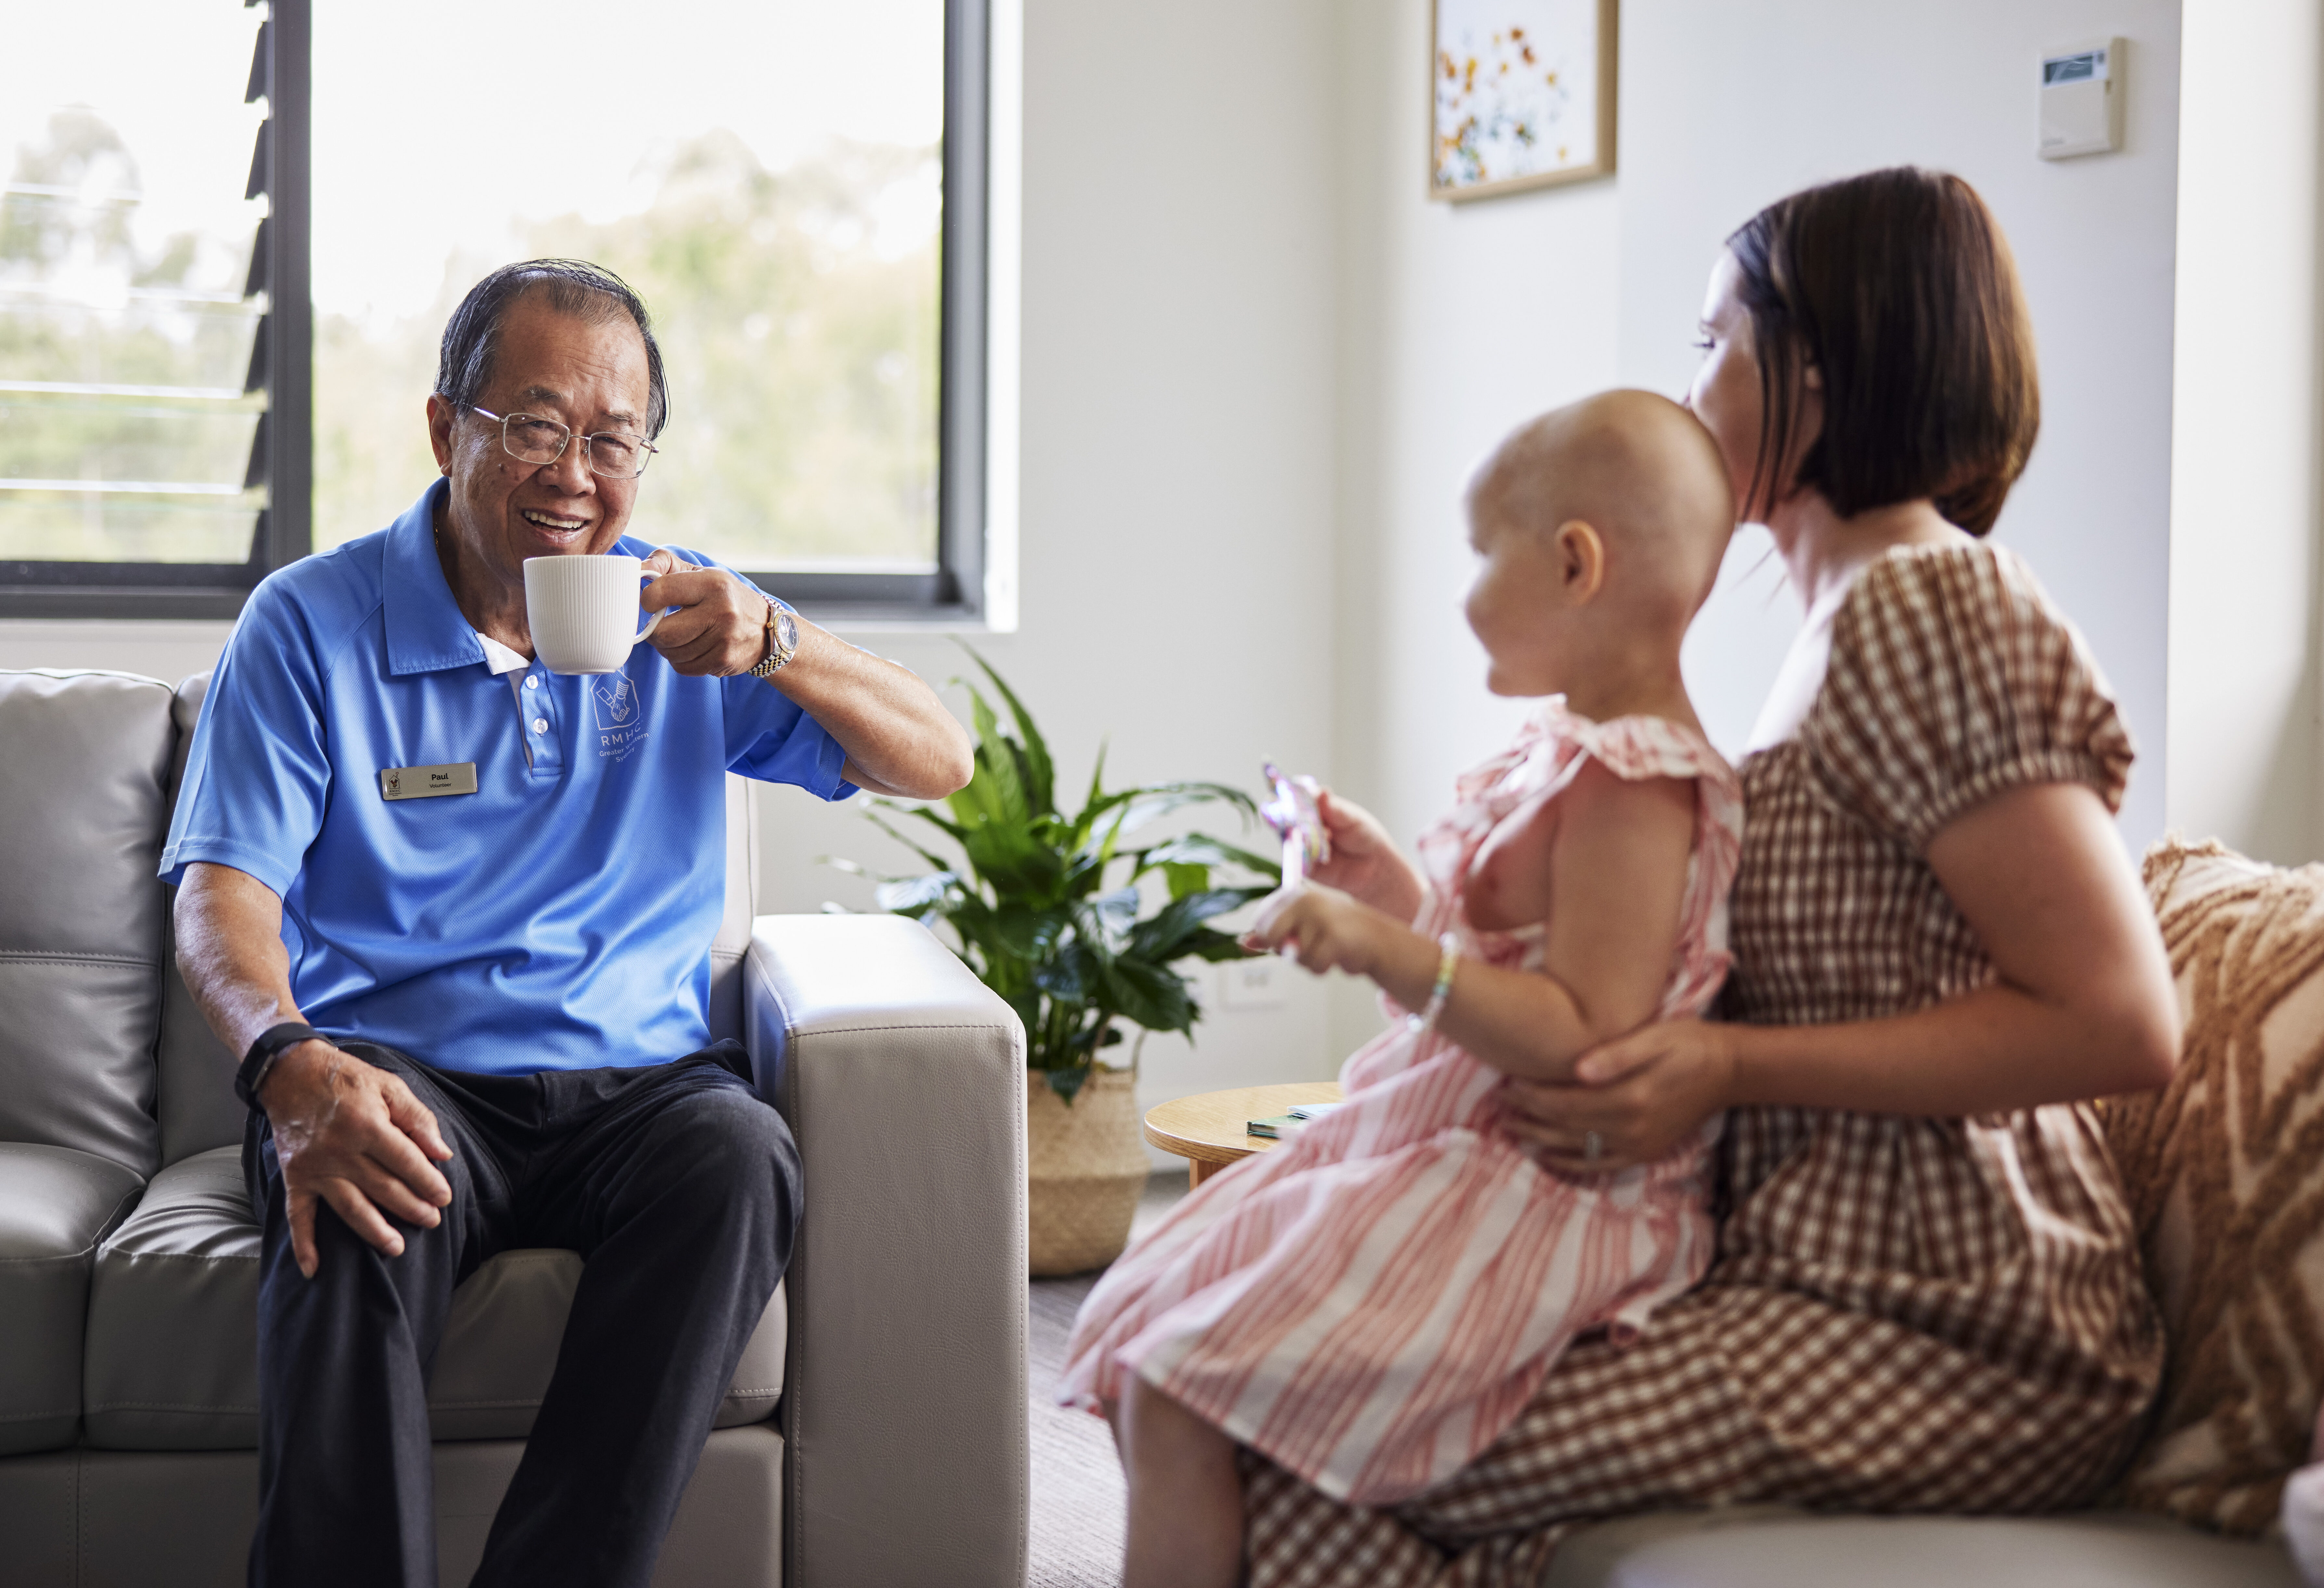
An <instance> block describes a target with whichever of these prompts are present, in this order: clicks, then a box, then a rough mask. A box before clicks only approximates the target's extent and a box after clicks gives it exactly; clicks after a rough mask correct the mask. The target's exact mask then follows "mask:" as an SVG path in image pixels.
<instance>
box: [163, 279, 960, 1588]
mask: <svg viewBox="0 0 2324 1588" xmlns="http://www.w3.org/2000/svg"><path fill="white" fill-rule="evenodd" d="M667 410H668V398H667V391H666V387H665V385H664V382H663V377H662V367H661V355H660V352H659V348H658V347H657V346H656V345H655V342H654V339H653V333H652V330H651V328H650V323H649V321H648V319H647V317H646V312H645V309H644V306H643V305H642V304H641V303H640V302H639V300H638V299H637V296H636V294H635V293H633V292H632V291H631V290H630V289H629V287H628V286H627V285H625V284H624V283H623V282H621V281H620V279H619V278H617V277H615V276H613V274H611V273H610V272H605V271H602V270H600V269H598V268H596V267H595V266H592V265H586V264H578V263H572V262H567V261H556V260H536V261H533V262H531V263H526V264H519V265H511V266H509V267H507V268H505V269H503V270H500V271H496V272H493V274H492V275H490V276H487V277H486V278H485V279H484V281H483V282H479V283H478V284H477V285H476V287H475V290H474V291H471V292H470V293H469V294H468V296H467V298H466V300H465V301H464V302H463V303H462V304H461V305H460V308H459V309H458V310H457V312H456V313H455V314H454V315H453V317H452V320H451V323H450V324H449V325H448V326H447V328H446V330H445V334H444V348H443V362H442V366H441V369H440V371H439V373H438V378H437V389H436V394H435V395H434V396H432V397H430V398H429V400H428V428H429V437H430V439H432V440H433V442H434V444H435V450H436V458H437V461H438V464H439V465H440V466H442V470H443V475H444V477H443V478H442V479H440V480H438V481H436V482H435V483H434V484H433V485H430V486H429V489H428V491H427V493H426V494H424V495H422V496H421V497H420V501H419V503H417V504H416V505H415V506H414V507H413V508H412V509H411V511H410V512H407V513H405V514H404V515H403V516H402V517H401V519H398V520H397V521H396V522H394V523H393V524H392V525H391V526H390V527H388V528H387V529H385V530H383V531H380V532H379V533H377V534H374V535H370V536H366V537H365V538H364V539H362V540H355V541H352V542H350V543H348V544H347V545H345V546H342V547H340V548H339V549H337V550H336V551H332V552H329V553H327V554H325V555H323V556H319V557H312V558H309V559H306V560H305V561H303V562H300V563H298V564H296V565H294V566H292V567H291V568H285V569H283V570H282V571H281V572H280V573H277V574H275V575H274V576H273V577H272V578H269V579H268V580H267V581H266V582H265V583H264V584H263V585H261V586H259V587H258V589H257V590H256V592H254V594H253V595H252V597H251V600H250V603H249V605H248V606H247V607H246V608H245V610H244V613H243V616H242V621H241V622H240V623H238V624H237V625H236V626H235V632H234V638H233V639H232V641H231V642H229V643H228V645H227V647H226V655H225V657H224V659H223V660H221V661H220V662H219V664H218V669H217V676H216V678H215V679H213V681H212V683H211V687H210V692H209V697H208V702H207V704H206V705H205V706H204V708H203V712H202V719H201V724H200V726H199V728H198V730H197V732H196V734H195V737H194V743H193V748H192V752H191V756H190V758H189V761H188V763H187V767H186V776H185V780H184V784H183V789H182V792H181V794H180V799H179V802H178V810H177V819H176V821H175V824H174V825H173V826H172V827H171V834H170V840H169V844H168V846H167V848H166V849H165V851H164V852H163V854H162V859H161V866H162V874H163V876H164V877H165V878H166V879H168V880H171V881H173V882H178V883H179V893H178V903H177V916H176V922H177V930H178V943H179V949H178V956H179V964H180V967H181V968H182V969H183V971H184V973H185V977H186V982H187V984H188V985H189V987H190V988H191V989H192V990H193V993H194V996H195V998H196V999H197V1000H198V1002H200V1004H201V1007H202V1010H203V1012H204V1013H205V1014H206V1015H207V1016H208V1020H209V1022H210V1024H211V1026H212V1027H213V1028H214V1029H216V1030H217V1033H218V1035H219V1036H220V1038H222V1039H224V1040H225V1041H226V1045H227V1046H228V1048H231V1049H232V1050H233V1051H235V1052H236V1053H242V1054H245V1055H246V1057H245V1058H244V1062H243V1065H242V1068H241V1072H240V1074H239V1076H238V1077H237V1079H236V1083H235V1085H236V1088H237V1090H238V1091H239V1092H241V1094H243V1097H244V1102H245V1103H249V1104H250V1106H251V1114H250V1126H249V1131H248V1134H247V1137H246V1139H245V1143H244V1170H245V1173H246V1175H247V1176H248V1178H249V1181H250V1186H251V1197H252V1202H253V1205H254V1207H255V1208H256V1210H257V1211H258V1213H259V1214H260V1215H261V1217H262V1219H263V1223H264V1225H265V1256H264V1268H263V1278H262V1282H261V1292H260V1303H259V1375H260V1384H261V1390H260V1408H259V1412H260V1426H261V1435H260V1441H261V1443H260V1450H261V1456H260V1471H261V1481H260V1482H261V1499H260V1512H259V1525H258V1533H257V1537H256V1538H255V1540H254V1544H253V1546H252V1552H251V1581H252V1582H253V1583H256V1584H270V1583H284V1584H300V1585H301V1588H311V1585H314V1584H322V1583H329V1584H332V1585H333V1588H345V1585H348V1584H358V1583H393V1584H402V1585H411V1588H417V1585H419V1584H422V1583H434V1582H435V1574H436V1552H435V1543H434V1524H433V1508H432V1502H431V1494H430V1466H429V1461H430V1456H429V1420H428V1406H427V1378H428V1373H429V1368H430V1366H431V1364H432V1363H433V1362H434V1359H435V1353H436V1347H437V1343H438V1340H439V1339H440V1338H441V1336H442V1334H443V1328H444V1321H445V1316H446V1314H447V1309H448V1306H449V1300H450V1297H451V1293H452V1288H453V1286H454V1285H455V1284H457V1282H458V1281H459V1280H460V1279H464V1278H466V1276H467V1275H468V1274H469V1273H471V1272H473V1271H474V1270H475V1268H476V1267H477V1265H478V1264H479V1263H481V1262H483V1261H484V1260H485V1259H486V1258H489V1257H490V1256H492V1255H493V1253H494V1252H496V1251H502V1250H503V1249H506V1248H509V1247H513V1246H563V1247H570V1248H573V1249H575V1250H576V1251H580V1252H581V1253H582V1254H583V1255H584V1256H585V1257H586V1259H587V1268H586V1273H585V1277H584V1279H583V1280H582V1283H581V1286H580V1289H579V1291H578V1293H577V1294H576V1296H575V1297H574V1302H573V1308H572V1313H571V1316H570V1318H569V1319H568V1321H567V1325H566V1329H565V1337H564V1342H563V1344H562V1346H561V1348H560V1350H559V1352H558V1361H557V1371H556V1375H555V1378H554V1380H553V1381H552V1382H551V1384H550V1386H549V1392H548V1396H547V1399H545V1400H544V1401H543V1402H542V1405H541V1408H540V1412H539V1417H538V1419H537V1421H536V1422H535V1424H534V1427H533V1434H532V1438H531V1440H530V1443H529V1445H528V1446H527V1448H526V1451H525V1454H524V1458H523V1461H522V1463H521V1465H520V1466H519V1467H518V1469H517V1473H516V1476H515V1478H514V1480H513V1482H512V1483H511V1484H510V1486H509V1491H508V1496H507V1499H506V1500H505V1501H504V1502H503V1505H502V1507H501V1511H500V1515H499V1517H498V1518H497V1519H496V1520H495V1521H494V1523H493V1530H492V1535H491V1539H490V1542H489V1544H488V1545H487V1546H486V1548H485V1553H484V1565H483V1566H482V1568H481V1569H480V1571H479V1574H478V1575H477V1577H476V1579H475V1581H476V1582H477V1583H517V1582H524V1583H559V1584H580V1583H635V1584H640V1585H642V1584H643V1583H645V1582H646V1581H647V1579H648V1578H649V1576H650V1574H651V1573H652V1569H653V1563H654V1558H655V1556H656V1554H657V1552H658V1551H659V1548H660V1546H661V1540H662V1537H663V1535H664V1533H665V1532H666V1531H667V1530H668V1528H669V1522H670V1519H671V1517H672V1515H673V1513H674V1512H675V1510H676V1509H677V1505H678V1497H679V1495H680V1493H681V1492H682V1491H683V1490H684V1488H685V1486H686V1482H687V1478H688V1476H689V1475H690V1474H691V1473H692V1472H693V1469H694V1464H695V1463H696V1460H697V1459H698V1458H699V1456H700V1454H701V1450H702V1445H703V1442H704V1440H705V1437H706V1436H708V1433H709V1430H710V1426H711V1419H712V1417H713V1416H714V1415H715V1411H716V1409H717V1407H718V1404H719V1401H720V1399H722V1397H723V1396H724V1392H725V1389H726V1385H727V1382H728V1380H729V1379H730V1378H731V1377H732V1375H733V1371H734V1366H735V1363H736V1362H737V1360H738V1358H739V1357H740V1355H741V1353H742V1347H743V1345H744V1343H745V1342H746V1341H747V1340H748V1339H749V1337H750V1335H751V1333H752V1329H753V1328H754V1327H755V1326H756V1325H757V1324H758V1322H759V1319H760V1316H761V1314H762V1313H763V1312H764V1311H765V1309H766V1306H767V1303H768V1301H769V1299H770V1297H771V1296H772V1295H773V1293H774V1288H775V1285H776V1282H777V1281H778V1280H779V1279H780V1278H781V1276H782V1270H783V1267H784V1264H785V1263H786V1262H787V1260H788V1257H789V1253H790V1247H791V1237H792V1233H793V1231H794V1229H795V1227H796V1224H797V1222H798V1214H799V1207H798V1188H799V1175H798V1157H797V1152H796V1149H794V1147H793V1145H792V1141H791V1138H790V1134H789V1131H788V1129H787V1128H786V1127H785V1125H784V1123H783V1122H782V1120H781V1118H780V1116H779V1115H778V1114H776V1113H775V1112H774V1111H773V1110H772V1109H770V1108H769V1107H768V1106H767V1105H766V1104H765V1103H763V1102H761V1100H760V1099H759V1098H758V1097H757V1095H756V1094H754V1093H753V1092H752V1088H751V1085H750V1081H749V1076H748V1066H747V1063H746V1062H745V1060H744V1058H743V1057H742V1052H741V1050H740V1048H738V1047H737V1045H735V1044H733V1043H732V1042H721V1043H715V1044H714V1043H712V1042H711V1041H710V1037H709V1030H708V1027H707V1024H706V1004H707V1000H708V994H709V973H708V965H707V961H708V955H709V949H710V943H711V938H712V937H713V936H714V935H715V931H716V929H717V924H718V921H719V919H720V915H721V907H722V901H723V899H724V849H725V831H724V792H723V774H724V773H725V772H726V771H738V772H742V773H745V774H747V775H749V776H751V777H755V778H760V779H763V780H770V781H774V782H787V783H794V784H797V785H798V786H799V787H801V788H803V789H807V790H808V791H809V792H811V793H813V794H816V795H817V796H819V797H821V798H823V799H844V798H845V797H847V796H848V795H849V794H851V793H853V791H854V790H855V789H858V788H863V789H874V790H879V791H883V792H888V793H893V794H900V795H905V796H908V797H912V798H917V799H928V798H934V797H936V796H939V795H943V794H945V793H949V792H950V791H951V790H952V789H955V788H957V787H959V786H960V785H961V784H962V783H963V782H964V781H965V780H966V779H967V777H968V774H969V768H970V759H969V746H968V741H967V737H966V735H965V734H964V733H963V731H962V729H961V728H960V726H959V725H958V724H957V723H955V722H954V720H953V719H952V717H951V716H948V715H947V714H946V713H945V710H944V709H943V707H942V706H940V705H939V704H938V702H937V700H936V697H935V696H934V694H933V693H932V692H931V691H930V690H929V689H928V688H927V686H926V685H925V684H923V683H922V682H921V681H920V680H919V679H917V678H915V677H913V676H912V675H911V674H909V673H908V672H906V671H905V670H904V669H901V668H898V667H894V666H891V665H890V664H889V663H887V662H884V661H881V660H878V659H876V658H874V657H872V656H870V655H868V654H866V653H865V652H863V651H858V650H856V649H854V648H853V647H852V646H849V645H846V644H844V643H842V642H839V641H838V640H835V639H834V638H833V637H832V636H830V635H829V634H826V633H825V632H822V631H821V630H819V629H817V628H816V627H815V626H814V625H813V624H811V623H806V622H804V621H801V620H799V619H798V618H797V617H796V616H795V615H794V614H791V613H790V612H789V610H788V608H786V607H784V606H783V605H781V604H780V603H779V602H775V601H773V600H771V599H770V598H769V597H768V596H766V595H763V594H761V592H760V591H759V590H757V589H756V588H754V587H753V586H752V585H751V584H750V583H749V582H748V581H747V580H745V579H743V578H742V577H740V576H739V575H736V574H734V573H732V572H730V571H728V570H726V569H724V568H718V567H716V566H714V565H712V564H711V563H710V562H709V559H706V558H704V557H701V556H699V555H697V554H695V553H692V552H678V551H673V550H671V549H659V548H655V547H652V546H648V545H642V544H640V543H639V542H637V541H634V540H627V539H624V538H623V531H624V530H625V528H626V527H627V525H628V523H629V519H630V514H631V512H632V508H633V507H634V505H635V503H636V501H637V498H638V494H639V491H640V489H641V481H640V478H639V476H640V475H641V473H642V471H643V469H644V466H645V465H646V463H647V462H648V461H649V460H650V457H651V456H652V452H653V448H652V445H651V442H652V439H653V438H654V437H655V436H656V435H657V434H658V433H659V430H660V429H661V425H662V421H663V419H664V416H665V414H666V412H667ZM612 551H619V552H622V553H626V554H629V555H632V556H638V557H641V558H643V559H645V571H646V572H647V573H649V574H652V575H655V576H658V577H655V578H654V580H653V582H652V583H651V584H650V585H648V586H645V588H644V591H643V600H642V605H643V606H644V607H647V608H653V609H664V608H676V609H677V610H676V611H675V612H673V613H671V614H670V615H669V616H667V617H665V618H664V619H663V621H662V623H660V625H659V628H658V629H656V631H655V632H654V633H653V634H652V636H651V639H650V646H641V647H640V648H638V649H637V650H636V651H633V652H632V654H631V657H630V660H628V662H627V663H626V664H625V665H624V666H623V667H622V669H621V670H620V671H619V672H618V673H614V674H610V675H606V676H604V677H602V678H588V677H565V676H560V675H558V674H555V673H551V672H549V671H548V670H547V669H545V668H544V667H543V666H542V664H541V663H540V661H539V659H538V658H536V657H535V656H534V655H533V645H532V637H531V633H530V628H529V626H528V623H527V621H526V610H525V590H524V563H525V560H526V559H528V558H537V557H586V556H594V555H597V554H601V553H605V552H612ZM422 772H424V773H426V774H432V775H430V776H428V777H425V778H423V777H421V776H420V775H418V774H419V773H422ZM418 787H428V788H429V789H431V797H429V798H409V797H403V798H392V797H391V795H392V794H400V793H408V790H409V789H412V788H418ZM433 789H450V790H452V792H449V793H443V794H433V793H432V790H433Z"/></svg>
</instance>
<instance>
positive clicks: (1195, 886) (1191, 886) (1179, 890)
mask: <svg viewBox="0 0 2324 1588" xmlns="http://www.w3.org/2000/svg"><path fill="white" fill-rule="evenodd" d="M1139 869H1140V870H1143V869H1144V868H1143V867H1140V868H1139ZM1162 880H1163V881H1164V882H1167V883H1169V885H1170V897H1171V898H1172V899H1184V898H1185V896H1186V895H1187V894H1189V893H1200V892H1202V891H1203V890H1204V889H1206V888H1208V887H1209V886H1210V885H1211V868H1210V867H1208V866H1206V865H1190V864H1187V863H1185V862H1182V861H1175V860H1166V861H1164V862H1163V863H1162Z"/></svg>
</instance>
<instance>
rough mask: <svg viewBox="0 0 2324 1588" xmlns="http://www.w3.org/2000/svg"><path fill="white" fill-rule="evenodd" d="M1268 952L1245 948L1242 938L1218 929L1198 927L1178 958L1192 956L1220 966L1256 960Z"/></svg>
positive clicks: (1179, 951)
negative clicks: (1232, 961) (1226, 963)
mask: <svg viewBox="0 0 2324 1588" xmlns="http://www.w3.org/2000/svg"><path fill="white" fill-rule="evenodd" d="M1266 952H1268V951H1267V950H1266V949H1263V948H1259V949H1252V948H1245V947H1244V946H1242V940H1241V939H1240V937H1235V936H1234V935H1233V934H1232V933H1231V932H1222V931H1220V930H1219V929H1218V928H1216V927H1197V928H1194V931H1193V932H1192V933H1190V934H1188V936H1187V937H1186V939H1185V942H1183V943H1182V944H1180V945H1179V950H1178V957H1179V958H1181V959H1184V958H1185V957H1187V956H1193V957H1194V958H1196V959H1203V960H1208V961H1209V962H1210V963H1211V964H1213V965H1218V964H1221V963H1222V962H1224V961H1226V960H1230V959H1256V958H1257V957H1258V956H1259V955H1261V954H1264V953H1266Z"/></svg>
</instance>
